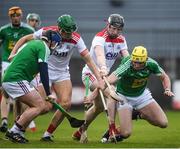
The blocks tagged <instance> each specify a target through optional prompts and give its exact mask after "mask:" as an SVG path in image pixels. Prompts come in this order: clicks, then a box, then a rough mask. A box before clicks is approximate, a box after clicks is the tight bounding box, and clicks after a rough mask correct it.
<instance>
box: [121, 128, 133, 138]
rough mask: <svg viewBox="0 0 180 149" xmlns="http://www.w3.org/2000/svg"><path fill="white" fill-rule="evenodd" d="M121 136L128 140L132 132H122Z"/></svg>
mask: <svg viewBox="0 0 180 149" xmlns="http://www.w3.org/2000/svg"><path fill="white" fill-rule="evenodd" d="M121 136H122V137H123V138H124V139H126V138H128V137H130V136H131V131H130V130H121Z"/></svg>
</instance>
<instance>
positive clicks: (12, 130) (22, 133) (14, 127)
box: [10, 124, 24, 137]
mask: <svg viewBox="0 0 180 149" xmlns="http://www.w3.org/2000/svg"><path fill="white" fill-rule="evenodd" d="M10 132H13V133H18V134H20V135H21V136H23V137H24V131H21V129H19V128H18V127H17V125H16V124H14V125H13V127H12V128H11V129H10Z"/></svg>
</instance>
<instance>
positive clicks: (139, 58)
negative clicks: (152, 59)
mask: <svg viewBox="0 0 180 149" xmlns="http://www.w3.org/2000/svg"><path fill="white" fill-rule="evenodd" d="M147 59H148V53H147V49H146V48H145V47H143V46H137V47H134V49H133V51H132V54H131V61H133V62H140V63H145V62H146V61H147Z"/></svg>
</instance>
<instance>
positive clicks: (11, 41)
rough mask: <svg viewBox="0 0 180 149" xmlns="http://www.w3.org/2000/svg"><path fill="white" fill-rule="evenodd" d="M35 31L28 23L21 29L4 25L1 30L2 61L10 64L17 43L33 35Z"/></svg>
mask: <svg viewBox="0 0 180 149" xmlns="http://www.w3.org/2000/svg"><path fill="white" fill-rule="evenodd" d="M33 32H34V29H33V28H32V27H30V26H29V25H28V24H26V23H22V22H21V25H20V27H13V26H12V24H10V23H9V24H7V25H4V26H2V27H1V28H0V43H2V46H1V49H2V61H6V62H9V60H8V57H9V55H10V53H11V51H12V49H13V48H14V46H15V44H16V42H17V41H18V40H19V39H20V38H21V37H23V36H25V35H28V34H31V33H33Z"/></svg>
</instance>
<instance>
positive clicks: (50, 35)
mask: <svg viewBox="0 0 180 149" xmlns="http://www.w3.org/2000/svg"><path fill="white" fill-rule="evenodd" d="M41 39H44V40H45V41H47V42H49V41H50V46H49V48H50V49H55V48H56V47H57V46H58V45H59V44H60V43H61V41H62V37H61V35H60V34H59V33H58V32H56V31H52V30H48V31H46V32H44V33H43V35H42V37H41ZM52 43H55V45H54V46H53V47H52Z"/></svg>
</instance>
